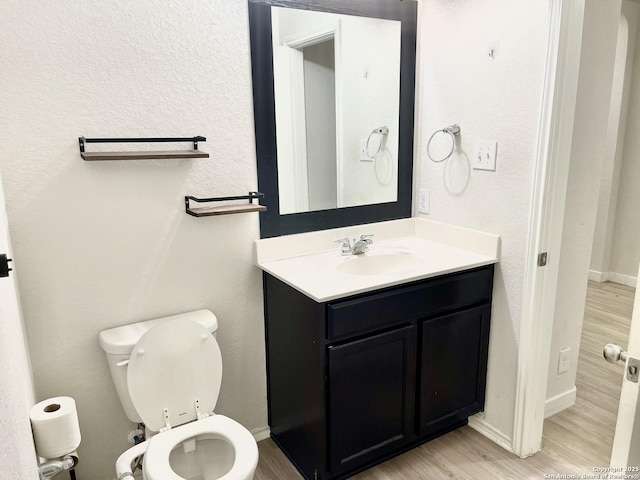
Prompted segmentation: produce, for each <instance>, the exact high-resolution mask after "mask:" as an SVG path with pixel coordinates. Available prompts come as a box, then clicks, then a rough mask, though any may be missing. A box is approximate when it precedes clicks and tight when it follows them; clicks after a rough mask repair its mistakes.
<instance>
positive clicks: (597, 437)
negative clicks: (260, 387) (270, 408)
mask: <svg viewBox="0 0 640 480" xmlns="http://www.w3.org/2000/svg"><path fill="white" fill-rule="evenodd" d="M634 293H635V289H633V288H630V287H626V286H623V285H618V284H615V283H610V282H607V283H595V282H589V290H588V294H587V304H586V311H585V319H584V328H583V332H582V343H581V347H580V361H579V365H578V374H577V379H576V387H577V390H578V394H577V401H576V404H575V405H574V406H573V407H571V408H569V409H567V410H564V411H563V412H561V413H559V414H557V415H554V416H553V417H550V418H548V419H547V420H546V421H545V424H544V438H543V448H542V450H541V451H540V452H538V453H537V454H535V455H534V456H532V457H529V458H524V459H521V458H518V457H517V456H515V455H512V454H510V453H509V452H507V451H506V450H504V449H503V448H501V447H499V446H498V445H496V444H495V443H493V442H491V441H490V440H488V439H487V438H485V437H484V436H482V435H480V434H479V433H477V432H476V431H475V430H473V429H471V428H470V427H463V428H460V429H458V430H456V431H453V432H451V433H449V434H447V435H444V436H442V437H440V438H438V439H436V440H433V441H431V442H429V443H426V444H424V445H421V446H420V447H417V448H415V449H413V450H411V451H409V452H407V453H404V454H403V455H400V456H398V457H396V458H393V459H391V460H388V461H387V462H385V463H382V464H380V465H378V466H376V467H373V468H371V469H369V470H367V471H365V472H362V473H360V474H358V475H356V476H354V477H353V478H354V479H358V480H369V479H371V480H427V479H428V480H488V479H492V480H493V479H514V480H515V479H518V480H519V479H542V478H544V475H545V474H552V475H557V474H590V473H593V472H592V470H591V467H600V466H608V465H609V455H610V450H611V444H612V439H613V431H614V428H615V419H616V413H617V409H618V399H619V397H620V386H621V383H622V367H621V365H613V364H610V363H607V362H605V361H604V359H603V358H602V347H603V346H604V345H605V344H606V343H609V342H612V343H618V344H620V345H626V343H627V338H628V335H629V323H630V318H631V311H632V308H633V296H634ZM258 446H259V449H260V460H259V462H258V468H257V470H256V475H255V477H254V478H255V479H256V480H276V479H277V480H280V479H283V480H289V479H291V480H296V479H301V478H302V477H301V476H300V474H299V473H298V472H297V471H296V469H295V468H294V467H293V466H292V465H291V463H290V462H289V460H288V459H287V458H286V457H285V456H284V454H283V453H282V452H281V451H280V450H279V449H278V447H276V445H275V444H274V443H273V441H272V440H271V439H267V440H263V441H262V442H260V443H259V444H258Z"/></svg>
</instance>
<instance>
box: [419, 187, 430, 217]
mask: <svg viewBox="0 0 640 480" xmlns="http://www.w3.org/2000/svg"><path fill="white" fill-rule="evenodd" d="M418 212H420V213H429V189H428V188H421V189H420V190H419V191H418Z"/></svg>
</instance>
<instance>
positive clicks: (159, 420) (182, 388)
mask: <svg viewBox="0 0 640 480" xmlns="http://www.w3.org/2000/svg"><path fill="white" fill-rule="evenodd" d="M221 381H222V355H221V354H220V347H218V343H217V342H216V340H215V338H213V335H211V332H209V331H208V330H207V329H206V328H204V327H203V326H202V325H200V324H199V323H196V322H195V321H193V320H189V319H188V318H180V319H175V320H167V321H166V322H162V323H160V324H158V325H156V326H155V327H153V328H151V329H150V330H148V331H147V332H146V333H145V334H144V335H142V337H141V338H140V340H138V343H136V346H135V347H134V348H133V351H132V352H131V357H130V359H129V365H128V367H127V384H128V387H129V395H130V396H131V401H132V403H133V406H134V407H135V408H136V410H137V412H138V415H140V418H141V419H142V421H143V422H144V424H145V425H146V426H147V428H149V429H150V430H152V431H154V432H158V431H160V429H161V428H162V427H164V426H166V419H165V413H164V410H165V409H166V410H167V411H168V420H169V423H170V424H171V426H172V427H176V426H178V425H182V424H184V423H187V422H190V421H193V420H196V419H197V418H198V413H197V410H196V401H198V403H199V406H200V413H202V414H206V413H211V412H213V409H214V407H215V405H216V402H217V400H218V393H219V392H220V382H221Z"/></svg>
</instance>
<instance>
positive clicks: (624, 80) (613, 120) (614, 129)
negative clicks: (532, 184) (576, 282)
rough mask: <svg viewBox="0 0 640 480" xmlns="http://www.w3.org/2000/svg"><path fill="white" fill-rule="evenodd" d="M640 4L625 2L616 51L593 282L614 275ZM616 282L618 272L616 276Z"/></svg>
mask: <svg viewBox="0 0 640 480" xmlns="http://www.w3.org/2000/svg"><path fill="white" fill-rule="evenodd" d="M639 13H640V4H638V3H636V2H633V1H630V0H623V1H622V15H621V17H620V28H619V31H618V44H617V47H616V64H615V67H614V72H613V85H612V88H613V90H612V92H611V108H610V111H609V124H608V127H607V140H606V145H605V152H604V157H603V165H602V175H601V179H600V193H599V198H598V213H597V216H596V228H595V234H594V239H593V250H592V253H591V272H590V278H591V279H592V280H596V281H606V280H608V279H609V276H610V273H611V264H610V258H611V245H612V241H613V228H614V223H615V214H616V207H617V200H618V190H619V184H620V172H621V165H622V158H623V146H624V141H625V134H626V119H627V113H628V106H629V94H630V90H631V86H632V80H633V76H632V75H633V70H634V68H633V64H634V56H635V44H636V34H637V27H638V15H639ZM613 277H614V278H612V280H613V279H615V277H616V272H613Z"/></svg>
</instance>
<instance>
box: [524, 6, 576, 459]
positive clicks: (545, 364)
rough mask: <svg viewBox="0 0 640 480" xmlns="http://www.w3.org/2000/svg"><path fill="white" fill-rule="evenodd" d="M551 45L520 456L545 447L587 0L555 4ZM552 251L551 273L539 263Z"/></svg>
mask: <svg viewBox="0 0 640 480" xmlns="http://www.w3.org/2000/svg"><path fill="white" fill-rule="evenodd" d="M549 8H550V21H549V40H548V47H547V59H546V70H545V79H544V89H543V97H542V108H541V115H540V125H539V129H538V146H537V153H536V162H535V175H534V184H533V192H532V203H531V215H530V222H529V233H528V240H527V250H526V260H525V270H524V282H523V297H522V312H521V314H522V316H521V322H520V338H519V343H518V345H519V348H518V371H517V383H516V402H515V415H514V426H513V433H512V434H513V436H512V450H513V452H514V453H516V454H517V455H519V456H521V457H526V456H529V455H533V454H534V453H536V452H537V451H539V450H540V449H541V447H542V429H543V424H544V407H545V400H546V390H547V376H548V370H549V355H550V350H551V336H552V331H553V323H554V308H555V300H556V287H557V283H558V266H559V256H560V246H561V242H562V230H563V222H564V208H565V199H566V192H567V183H568V178H569V161H570V157H571V155H570V154H571V144H572V137H573V135H572V133H573V122H574V113H575V106H576V95H577V88H578V73H579V67H580V52H581V47H582V24H583V20H584V8H585V0H550V2H549ZM542 252H548V257H547V264H546V266H543V267H540V266H538V256H539V254H541V253H542Z"/></svg>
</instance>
